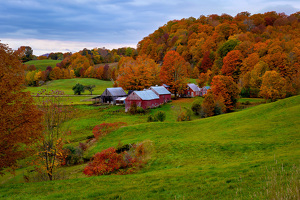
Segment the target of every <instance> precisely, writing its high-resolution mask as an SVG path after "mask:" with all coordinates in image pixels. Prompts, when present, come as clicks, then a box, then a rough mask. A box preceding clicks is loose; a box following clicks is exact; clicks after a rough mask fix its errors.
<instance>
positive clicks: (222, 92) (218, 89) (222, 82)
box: [211, 75, 240, 111]
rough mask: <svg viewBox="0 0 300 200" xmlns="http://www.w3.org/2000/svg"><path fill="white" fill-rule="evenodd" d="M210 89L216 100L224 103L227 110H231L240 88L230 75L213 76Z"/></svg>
mask: <svg viewBox="0 0 300 200" xmlns="http://www.w3.org/2000/svg"><path fill="white" fill-rule="evenodd" d="M211 91H212V92H213V94H214V95H215V97H216V99H217V100H220V101H221V102H223V103H224V105H225V106H226V110H227V111H232V110H233V109H234V108H235V107H236V105H237V102H238V99H239V94H240V90H239V88H238V86H237V84H236V83H235V82H234V81H233V78H232V77H230V76H223V75H217V76H214V77H213V79H212V82H211Z"/></svg>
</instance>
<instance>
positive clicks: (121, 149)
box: [116, 143, 132, 153]
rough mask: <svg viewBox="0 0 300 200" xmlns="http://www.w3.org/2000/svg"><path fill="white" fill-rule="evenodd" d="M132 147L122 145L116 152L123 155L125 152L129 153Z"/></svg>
mask: <svg viewBox="0 0 300 200" xmlns="http://www.w3.org/2000/svg"><path fill="white" fill-rule="evenodd" d="M131 147H132V145H131V144H124V145H122V144H121V143H120V144H119V145H118V146H117V147H116V152H117V153H122V152H124V151H129V150H130V148H131Z"/></svg>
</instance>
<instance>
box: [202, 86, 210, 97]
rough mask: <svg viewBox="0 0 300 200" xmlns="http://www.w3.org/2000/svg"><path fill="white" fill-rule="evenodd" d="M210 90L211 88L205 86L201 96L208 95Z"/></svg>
mask: <svg viewBox="0 0 300 200" xmlns="http://www.w3.org/2000/svg"><path fill="white" fill-rule="evenodd" d="M208 90H210V86H204V87H202V88H201V89H200V96H203V95H206V94H207V91H208Z"/></svg>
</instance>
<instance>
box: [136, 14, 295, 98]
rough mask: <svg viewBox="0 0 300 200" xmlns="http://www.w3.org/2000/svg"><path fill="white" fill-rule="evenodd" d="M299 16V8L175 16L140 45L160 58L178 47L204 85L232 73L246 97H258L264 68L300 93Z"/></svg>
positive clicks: (288, 90) (291, 90)
mask: <svg viewBox="0 0 300 200" xmlns="http://www.w3.org/2000/svg"><path fill="white" fill-rule="evenodd" d="M299 21H300V12H297V13H294V14H291V15H289V16H288V15H285V14H284V13H276V12H267V13H264V14H253V15H251V14H250V13H248V12H241V13H239V14H237V15H236V16H235V17H232V16H230V15H227V14H223V15H221V16H219V15H209V16H203V15H202V16H200V17H199V18H198V19H196V18H194V17H190V18H187V19H181V20H172V21H169V22H167V23H166V24H165V25H164V26H162V27H160V28H158V29H157V30H156V31H154V33H152V34H150V35H149V36H147V37H145V38H144V39H143V40H142V41H140V42H139V43H138V48H137V50H138V54H139V55H148V56H150V58H152V59H154V60H155V61H156V62H159V63H161V62H163V58H164V56H165V55H166V53H167V52H168V51H170V50H175V51H177V52H178V53H179V54H180V55H181V56H182V57H183V58H184V59H185V60H186V61H187V62H189V63H190V64H191V68H190V69H189V74H190V76H193V77H194V78H199V77H200V80H199V83H200V85H201V84H205V83H206V82H207V83H208V84H210V82H211V80H212V78H213V76H215V75H220V74H222V75H226V76H232V77H233V79H234V80H235V81H236V82H237V83H239V84H240V87H241V88H243V90H242V95H244V96H253V97H256V96H258V92H259V90H260V87H261V84H262V77H263V75H264V74H265V72H266V71H275V72H277V74H276V73H275V72H273V73H275V74H273V76H274V77H275V78H274V79H276V80H279V82H286V83H285V86H286V87H285V89H286V90H285V93H286V95H287V96H289V95H292V94H296V93H297V92H299V79H300V73H299V71H300V70H299V69H300V61H299V60H300V23H299ZM280 77H281V78H280ZM275 87H278V86H275Z"/></svg>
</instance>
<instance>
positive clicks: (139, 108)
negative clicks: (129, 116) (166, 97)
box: [136, 106, 146, 114]
mask: <svg viewBox="0 0 300 200" xmlns="http://www.w3.org/2000/svg"><path fill="white" fill-rule="evenodd" d="M136 113H138V114H145V113H146V110H144V109H143V108H142V107H139V106H138V107H137V109H136Z"/></svg>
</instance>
